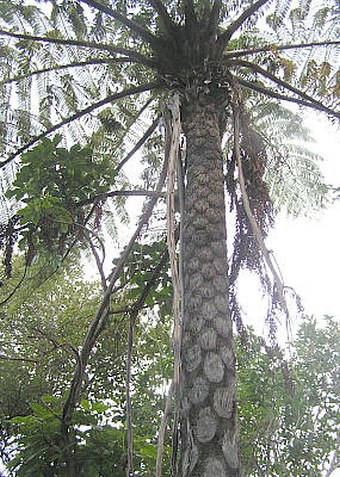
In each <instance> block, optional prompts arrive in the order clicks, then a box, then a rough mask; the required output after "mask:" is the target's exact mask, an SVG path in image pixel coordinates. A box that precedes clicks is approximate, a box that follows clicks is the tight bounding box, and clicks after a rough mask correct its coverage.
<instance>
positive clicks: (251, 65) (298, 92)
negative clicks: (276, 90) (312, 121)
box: [228, 60, 337, 114]
mask: <svg viewBox="0 0 340 477" xmlns="http://www.w3.org/2000/svg"><path fill="white" fill-rule="evenodd" d="M228 64H229V65H236V66H245V67H246V68H250V69H251V70H253V71H255V72H256V73H259V74H261V75H262V76H264V77H265V78H268V79H270V80H271V81H273V82H274V83H276V84H277V85H279V86H282V87H283V88H285V89H288V90H289V91H290V92H292V93H294V94H296V95H298V96H300V98H302V99H303V100H305V101H308V102H310V103H311V104H313V106H314V107H315V108H316V109H319V110H320V111H324V112H326V113H330V109H329V108H327V106H325V105H324V104H322V103H321V102H320V101H317V100H316V99H314V98H313V97H312V96H309V95H308V94H306V93H304V92H303V91H301V90H300V89H298V88H296V87H295V86H292V85H290V84H289V83H287V82H286V81H284V80H282V79H281V78H278V77H277V76H275V75H273V74H272V73H269V71H267V70H265V69H263V68H261V67H260V66H258V65H256V64H254V63H250V62H249V61H242V60H232V61H229V62H228ZM335 114H337V113H335Z"/></svg>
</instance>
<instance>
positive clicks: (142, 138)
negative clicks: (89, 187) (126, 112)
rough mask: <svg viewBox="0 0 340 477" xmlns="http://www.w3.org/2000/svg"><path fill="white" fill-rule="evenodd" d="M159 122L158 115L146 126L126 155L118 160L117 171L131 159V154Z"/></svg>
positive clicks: (144, 141)
mask: <svg viewBox="0 0 340 477" xmlns="http://www.w3.org/2000/svg"><path fill="white" fill-rule="evenodd" d="M158 124H159V117H157V118H156V119H155V120H154V121H153V123H152V124H151V125H150V126H149V127H148V129H147V130H146V131H145V133H144V134H143V136H142V137H141V138H140V139H139V141H137V142H136V144H135V145H134V146H133V148H132V149H131V151H129V152H128V153H127V155H126V156H125V157H124V159H122V160H121V161H120V163H119V164H118V165H117V166H116V168H115V171H116V172H118V171H120V170H121V168H122V167H123V166H124V165H125V164H126V163H127V162H128V161H129V160H130V159H131V157H132V156H134V155H135V154H136V152H137V151H139V149H140V148H141V147H142V146H143V145H144V144H145V143H146V141H147V140H148V139H149V137H150V136H151V134H152V133H153V132H154V130H155V129H156V128H157V126H158Z"/></svg>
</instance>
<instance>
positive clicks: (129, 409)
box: [125, 311, 138, 477]
mask: <svg viewBox="0 0 340 477" xmlns="http://www.w3.org/2000/svg"><path fill="white" fill-rule="evenodd" d="M137 314H138V311H134V313H131V315H130V322H129V332H128V342H127V357H126V380H125V396H126V423H127V426H126V435H127V463H126V476H127V477H130V476H131V475H133V434H132V405H131V368H132V352H133V331H134V324H135V320H136V318H137Z"/></svg>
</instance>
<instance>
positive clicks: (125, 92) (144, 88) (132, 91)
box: [0, 83, 160, 169]
mask: <svg viewBox="0 0 340 477" xmlns="http://www.w3.org/2000/svg"><path fill="white" fill-rule="evenodd" d="M157 88H160V85H159V83H149V84H146V85H141V86H133V87H131V88H130V89H126V90H123V91H120V92H119V93H115V94H112V95H111V96H108V97H107V98H104V99H102V100H101V101H98V103H95V104H92V105H91V106H88V107H87V108H85V109H82V110H81V111H78V112H77V113H75V114H73V115H72V116H70V117H68V118H66V119H64V120H63V121H61V122H60V123H58V124H55V125H54V126H52V127H51V128H49V129H47V131H45V132H43V133H41V134H39V135H38V136H35V137H34V138H33V139H32V140H31V141H29V142H28V143H27V144H25V145H24V146H22V147H20V148H19V149H18V150H17V151H16V152H15V153H13V154H11V155H10V156H9V157H8V158H7V159H5V160H4V161H2V162H1V163H0V169H1V168H2V167H4V166H5V165H6V164H8V163H9V162H11V161H12V160H13V159H15V158H16V157H18V156H19V155H20V154H22V153H23V152H25V151H27V149H29V148H30V147H31V146H33V145H34V144H36V143H37V142H38V141H40V140H41V139H43V138H44V137H46V136H48V135H49V134H51V133H53V132H55V131H58V130H59V129H60V128H62V127H63V126H67V124H70V123H71V122H73V121H75V120H78V119H80V118H82V117H83V116H85V115H86V114H89V113H92V112H93V111H95V110H96V109H98V108H100V107H101V106H104V105H105V104H108V103H110V102H112V101H117V100H119V99H122V98H125V97H126V96H130V95H134V94H138V93H144V92H145V91H150V90H152V89H157Z"/></svg>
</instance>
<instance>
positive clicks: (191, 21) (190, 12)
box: [183, 0, 198, 29]
mask: <svg viewBox="0 0 340 477" xmlns="http://www.w3.org/2000/svg"><path fill="white" fill-rule="evenodd" d="M183 3H184V12H185V23H186V25H187V27H188V28H189V29H191V28H196V27H197V25H198V21H197V16H196V12H195V7H194V3H193V1H192V0H184V2H183Z"/></svg>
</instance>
